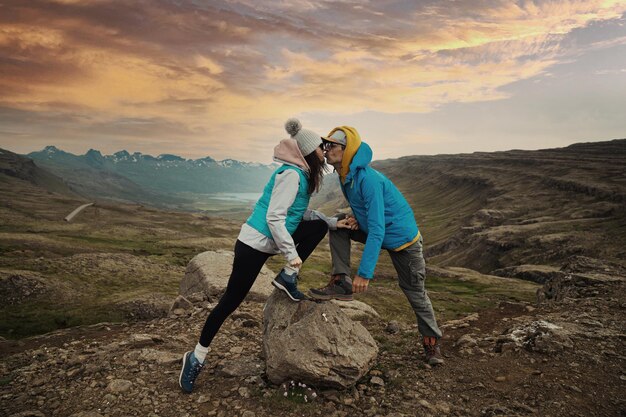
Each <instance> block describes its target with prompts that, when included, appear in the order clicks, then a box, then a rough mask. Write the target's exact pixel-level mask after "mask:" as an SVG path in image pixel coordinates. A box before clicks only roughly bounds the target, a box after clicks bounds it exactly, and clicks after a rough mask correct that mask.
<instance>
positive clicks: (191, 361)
mask: <svg viewBox="0 0 626 417" xmlns="http://www.w3.org/2000/svg"><path fill="white" fill-rule="evenodd" d="M203 366H204V364H203V363H200V361H199V360H198V359H196V356H195V355H194V354H193V351H191V350H190V351H189V352H186V353H185V354H184V355H183V368H182V369H181V370H180V376H179V377H178V385H180V388H181V389H182V390H183V391H185V392H186V393H188V394H189V393H191V391H193V384H194V382H195V381H196V378H197V377H198V375H199V374H200V371H202V367H203Z"/></svg>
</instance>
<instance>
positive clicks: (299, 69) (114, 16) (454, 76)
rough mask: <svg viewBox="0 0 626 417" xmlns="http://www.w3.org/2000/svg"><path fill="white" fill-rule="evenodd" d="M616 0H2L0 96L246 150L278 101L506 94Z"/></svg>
mask: <svg viewBox="0 0 626 417" xmlns="http://www.w3.org/2000/svg"><path fill="white" fill-rule="evenodd" d="M625 12H626V4H625V3H624V2H623V1H622V2H621V1H599V0H598V1H578V0H571V1H530V0H529V1H520V2H511V1H505V0H481V1H474V0H471V1H470V0H457V1H455V2H454V5H453V7H452V6H451V5H450V3H447V2H446V3H442V2H439V1H421V2H414V1H408V0H407V1H389V2H370V1H357V0H347V1H323V0H320V1H315V2H313V1H307V0H298V1H278V2H276V1H260V0H255V1H252V0H230V1H225V2H222V1H208V2H194V1H183V2H178V1H170V0H154V1H147V0H144V1H138V2H117V1H115V2H114V1H112V0H98V1H86V0H85V1H81V0H63V1H61V0H57V1H43V0H33V1H29V2H22V1H17V0H14V1H6V2H3V5H2V13H0V73H1V74H2V77H0V105H1V106H4V107H6V108H12V109H18V110H21V111H25V112H33V113H34V114H41V113H45V112H52V113H54V114H65V115H67V116H68V117H69V116H71V115H75V114H81V115H86V117H88V119H89V122H86V121H85V120H84V119H81V121H80V122H79V123H77V125H76V129H77V130H81V129H82V130H83V131H84V130H85V129H90V132H92V133H94V134H95V133H96V132H99V133H100V134H101V135H105V134H106V135H111V136H115V137H118V138H120V139H123V138H125V139H128V140H130V139H129V138H138V137H139V136H140V135H142V134H145V135H152V138H153V139H155V138H156V139H158V140H163V141H164V143H167V141H168V140H169V143H170V146H186V147H188V149H190V150H191V149H199V148H201V147H202V146H205V145H202V146H198V144H203V143H204V142H205V141H206V140H207V138H210V141H211V146H213V147H214V148H215V149H216V150H217V151H218V152H225V153H226V152H231V154H225V155H222V157H228V156H239V157H242V156H244V157H245V155H246V152H249V149H250V148H251V147H253V146H254V144H255V143H257V142H259V141H261V140H263V139H264V138H265V139H264V140H267V138H268V137H274V135H276V136H277V137H276V139H278V138H280V137H282V135H284V133H283V132H282V130H281V126H282V122H283V120H284V119H286V118H287V117H289V116H292V115H314V114H328V113H335V114H343V115H350V114H354V113H357V112H363V111H372V112H378V113H387V114H389V113H398V112H417V113H427V112H432V111H434V110H436V109H439V108H441V107H442V106H445V105H448V104H450V103H477V102H486V101H493V100H502V99H505V98H510V97H511V94H512V93H511V91H510V90H507V89H506V86H508V85H510V84H512V83H515V82H518V81H520V80H525V79H530V78H533V77H537V76H540V75H542V74H543V75H546V74H548V73H549V71H550V68H552V67H553V66H554V65H556V64H557V63H560V62H565V61H568V60H575V59H576V57H577V56H579V55H580V54H583V53H585V51H586V50H588V49H590V48H592V49H593V48H600V47H606V48H609V47H614V46H616V45H621V44H624V43H625V42H626V38H624V37H623V35H622V36H615V37H612V38H610V39H598V40H596V41H594V42H592V43H591V44H589V45H584V46H581V45H580V44H577V43H571V42H569V39H570V38H571V34H572V33H574V32H576V31H580V30H584V29H585V28H587V27H589V26H591V25H595V24H598V22H609V21H615V20H620V19H623V18H622V15H623V14H624V13H625ZM309 117H310V124H311V125H312V126H311V127H315V128H319V129H320V130H322V131H326V130H328V127H327V126H316V125H315V120H314V118H313V117H312V116H309ZM122 121H127V122H122ZM128 121H135V122H133V123H129V122H128ZM137 121H141V122H137ZM41 123H45V121H41ZM14 127H15V128H14V129H13V130H12V131H19V125H17V124H15V125H14ZM15 129H17V130H15ZM24 129H26V127H24ZM64 129H70V127H69V126H66V127H65V128H64ZM65 131H66V132H67V130H65ZM0 135H4V134H3V133H0ZM76 136H80V135H78V134H77V135H76ZM168 137H169V139H168ZM267 150H268V153H269V152H271V147H270V146H268V147H267ZM170 151H173V150H170ZM218 156H219V155H218Z"/></svg>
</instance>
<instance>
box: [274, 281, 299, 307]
mask: <svg viewBox="0 0 626 417" xmlns="http://www.w3.org/2000/svg"><path fill="white" fill-rule="evenodd" d="M272 285H273V286H274V287H276V288H278V289H279V290H281V291H283V292H284V293H285V294H287V296H288V297H289V298H291V299H292V300H293V301H295V302H298V301H300V299H299V298H293V296H292V295H291V294H289V291H288V290H287V288H285V287H284V286H283V285H282V284H280V283H278V282H276V281H272Z"/></svg>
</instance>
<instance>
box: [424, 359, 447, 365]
mask: <svg viewBox="0 0 626 417" xmlns="http://www.w3.org/2000/svg"><path fill="white" fill-rule="evenodd" d="M426 363H428V364H429V365H430V366H437V365H443V363H444V360H443V359H435V360H434V361H433V360H430V361H428V362H426Z"/></svg>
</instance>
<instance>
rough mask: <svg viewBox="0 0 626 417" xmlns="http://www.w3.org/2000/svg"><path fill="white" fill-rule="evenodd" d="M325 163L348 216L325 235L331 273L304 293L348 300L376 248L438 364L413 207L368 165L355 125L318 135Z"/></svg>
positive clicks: (368, 152) (363, 283) (360, 287)
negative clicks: (359, 247) (355, 250)
mask: <svg viewBox="0 0 626 417" xmlns="http://www.w3.org/2000/svg"><path fill="white" fill-rule="evenodd" d="M323 140H324V144H323V146H324V150H325V156H326V162H327V163H328V164H329V165H332V166H333V167H334V168H335V171H337V172H338V173H339V178H340V186H341V190H342V191H343V194H344V196H345V197H346V199H347V200H348V203H349V204H350V207H351V208H352V212H353V214H354V218H352V217H348V218H345V219H342V220H340V222H341V223H345V224H347V225H350V226H351V228H349V229H345V228H342V229H337V230H336V231H331V232H330V233H329V240H330V250H331V256H332V261H333V275H332V278H331V280H330V282H329V283H328V285H327V286H326V287H324V288H319V289H311V290H310V295H311V297H313V298H316V299H321V300H330V299H339V300H352V293H353V292H354V293H360V292H364V291H366V290H367V287H368V285H369V282H370V280H371V279H372V278H373V276H374V268H375V267H376V263H377V262H378V256H379V254H380V250H381V248H383V249H386V250H387V251H388V252H389V255H390V256H391V260H392V262H393V265H394V267H395V269H396V272H397V273H398V282H399V285H400V288H401V289H402V291H403V292H404V294H405V295H406V297H407V299H408V301H409V304H410V305H411V307H412V308H413V311H414V312H415V315H416V317H417V326H418V329H419V332H420V334H421V335H422V336H423V338H424V351H425V354H426V361H427V362H428V363H429V364H430V365H439V364H441V363H443V359H442V357H441V353H440V349H439V339H440V338H441V335H442V334H441V330H439V327H438V326H437V320H436V319H435V313H434V311H433V307H432V304H431V302H430V299H429V298H428V294H427V293H426V290H425V289H424V279H425V275H426V271H425V263H424V256H423V255H422V236H421V234H420V232H419V230H418V227H417V224H416V222H415V218H414V216H413V210H412V209H411V207H410V206H409V204H408V203H407V201H406V199H405V198H404V196H403V195H402V194H401V193H400V191H399V190H398V189H397V188H396V186H395V185H394V184H393V183H392V182H391V181H390V180H389V179H388V178H387V177H385V176H384V175H383V174H381V173H380V172H378V171H376V170H375V169H373V168H372V167H370V166H369V163H370V162H371V160H372V149H371V148H370V147H369V146H368V145H367V144H366V143H365V142H361V137H360V136H359V133H358V132H357V131H356V129H354V128H352V127H348V126H341V127H338V128H335V129H333V130H332V131H331V132H330V134H329V136H328V137H326V138H323ZM351 240H355V241H358V242H361V243H365V248H364V249H363V255H362V257H361V263H360V265H359V269H358V272H357V275H356V276H355V277H354V278H353V279H351V278H350V241H351Z"/></svg>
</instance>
